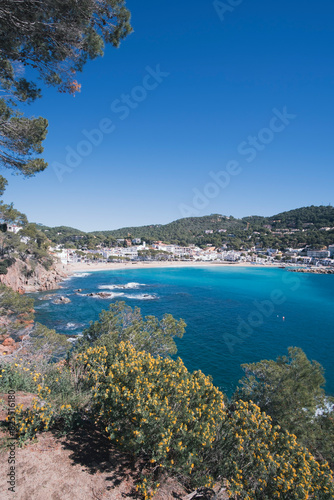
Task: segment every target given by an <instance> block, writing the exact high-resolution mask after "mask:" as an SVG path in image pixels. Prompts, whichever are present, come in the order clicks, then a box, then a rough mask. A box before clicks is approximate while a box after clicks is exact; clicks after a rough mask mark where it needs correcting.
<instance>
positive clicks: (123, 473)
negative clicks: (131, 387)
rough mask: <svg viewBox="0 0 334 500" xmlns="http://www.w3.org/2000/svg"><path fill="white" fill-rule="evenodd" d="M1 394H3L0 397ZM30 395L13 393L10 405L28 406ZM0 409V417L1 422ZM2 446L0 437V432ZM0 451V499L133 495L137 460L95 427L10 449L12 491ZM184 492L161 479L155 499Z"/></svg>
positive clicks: (178, 496) (99, 498)
mask: <svg viewBox="0 0 334 500" xmlns="http://www.w3.org/2000/svg"><path fill="white" fill-rule="evenodd" d="M2 397H3V396H2ZM0 399H1V395H0ZM32 399H33V395H25V394H23V393H17V394H16V404H20V403H23V404H24V405H25V406H29V405H30V403H31V400H32ZM5 417H6V414H5V412H4V411H2V412H1V414H0V419H1V420H4V418H5ZM0 438H1V439H2V443H3V446H4V440H5V438H6V435H5V434H4V433H2V435H1V436H0ZM3 446H2V448H1V450H0V492H1V493H0V497H1V500H7V499H13V500H90V499H92V500H106V499H111V500H120V499H127V498H128V499H131V498H138V497H137V495H136V491H135V487H134V484H135V480H136V478H137V477H138V475H139V473H140V464H138V462H136V461H134V460H133V459H132V457H131V456H129V455H127V454H124V453H121V452H120V451H119V450H117V449H115V448H112V447H111V446H110V441H108V439H107V438H106V437H105V436H104V435H102V434H101V433H99V432H98V431H97V430H94V429H91V428H88V427H87V428H85V427H82V428H80V429H79V430H77V431H75V432H72V433H71V434H70V435H68V436H66V437H60V438H59V437H57V436H55V435H54V434H52V433H51V432H47V433H41V434H39V435H38V439H37V441H36V442H30V443H28V444H27V445H25V447H23V448H19V447H16V457H15V458H16V464H15V465H16V478H17V479H16V488H15V490H16V492H15V493H12V492H10V491H8V484H7V483H6V481H7V477H6V474H8V472H9V464H8V461H7V460H8V450H7V449H5V448H4V447H3ZM186 494H187V492H186V491H185V490H184V488H182V486H181V485H180V484H179V483H178V482H177V481H175V480H172V479H171V478H166V479H165V480H164V481H162V482H161V487H160V489H159V492H158V493H157V494H156V496H155V500H167V499H168V500H169V499H181V498H183V497H184V496H185V495H186Z"/></svg>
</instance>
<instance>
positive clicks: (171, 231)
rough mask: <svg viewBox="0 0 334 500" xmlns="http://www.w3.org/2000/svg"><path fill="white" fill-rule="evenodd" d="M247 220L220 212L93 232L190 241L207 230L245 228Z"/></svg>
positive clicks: (148, 238) (124, 236)
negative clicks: (148, 224) (161, 222)
mask: <svg viewBox="0 0 334 500" xmlns="http://www.w3.org/2000/svg"><path fill="white" fill-rule="evenodd" d="M246 225H247V224H246V222H244V221H243V220H242V219H235V218H234V217H232V216H230V217H227V216H224V215H219V214H212V215H206V216H204V217H187V218H184V219H178V220H176V221H174V222H170V223H169V224H164V225H162V224H156V225H150V226H139V227H125V228H122V229H116V230H114V231H96V232H94V233H92V234H94V235H96V236H100V235H108V236H114V237H115V238H127V237H132V238H143V239H146V240H161V241H170V242H177V241H178V242H182V241H184V242H185V243H186V242H189V240H190V239H193V238H194V237H195V238H196V237H199V236H201V235H203V234H205V231H208V230H213V231H214V232H217V231H219V230H220V229H226V230H228V231H235V230H240V229H244V228H245V227H246Z"/></svg>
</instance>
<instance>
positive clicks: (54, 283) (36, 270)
mask: <svg viewBox="0 0 334 500" xmlns="http://www.w3.org/2000/svg"><path fill="white" fill-rule="evenodd" d="M65 277H66V273H65V271H64V270H63V269H62V266H61V265H60V264H58V263H55V264H53V265H52V266H51V268H50V269H45V267H44V266H43V265H41V264H36V263H33V264H31V263H30V262H29V261H27V262H23V261H21V260H16V262H15V263H14V264H13V265H12V266H10V267H9V268H8V273H7V274H2V275H0V282H1V283H4V284H5V285H7V286H9V287H11V288H12V289H13V290H14V291H15V292H19V293H25V292H44V291H47V290H54V289H56V288H59V282H60V281H62V280H63V279H64V278H65Z"/></svg>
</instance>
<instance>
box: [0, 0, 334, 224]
mask: <svg viewBox="0 0 334 500" xmlns="http://www.w3.org/2000/svg"><path fill="white" fill-rule="evenodd" d="M221 3H223V2H221ZM231 3H234V4H235V3H238V2H235V1H234V2H231ZM226 5H228V1H226ZM128 7H129V8H130V10H131V12H132V24H133V27H134V33H133V34H131V35H130V36H129V37H128V38H127V39H126V40H125V41H124V42H123V43H122V45H121V47H120V48H119V49H117V50H116V49H113V48H112V47H108V48H107V49H106V52H105V56H104V57H103V58H100V59H98V60H95V61H92V62H90V63H89V64H87V65H86V67H85V69H84V72H83V73H82V74H81V75H79V77H80V78H79V80H80V83H81V84H82V92H81V93H80V94H78V95H77V96H76V97H71V96H67V95H63V94H59V93H57V92H56V91H55V90H54V89H45V90H44V96H43V98H42V99H40V100H39V101H38V102H36V103H35V104H34V105H33V106H29V107H27V113H29V114H35V115H42V116H44V117H46V118H48V120H49V134H48V138H47V140H46V141H45V155H44V157H45V159H46V160H47V161H48V162H49V168H48V169H47V170H46V171H45V172H43V173H41V174H38V175H36V176H35V177H33V178H31V179H24V178H22V177H19V176H10V177H9V187H8V188H7V191H6V194H5V201H6V202H9V201H13V202H14V204H15V206H16V208H18V209H19V210H21V211H23V212H25V213H27V215H28V217H29V219H30V220H32V221H35V222H42V223H44V224H47V225H53V226H54V225H68V226H73V227H77V228H80V229H83V230H94V229H114V228H118V227H122V226H128V225H130V226H132V225H142V224H151V223H166V222H170V221H172V220H175V219H177V218H180V217H182V216H185V215H187V214H188V213H189V215H191V214H194V215H205V214H210V213H222V214H226V215H230V214H232V215H234V216H236V217H242V216H246V215H252V214H259V215H272V214H275V213H278V212H280V211H283V210H289V209H292V208H297V207H300V206H306V205H311V204H313V205H320V204H328V203H333V201H334V200H333V183H334V168H333V160H334V149H333V144H334V141H333V129H334V109H333V108H334V107H333V99H334V97H333V96H334V93H333V84H334V64H333V63H334V60H333V59H334V57H333V48H334V31H333V14H334V4H333V2H332V0H323V1H321V2H318V3H314V2H305V1H301V0H295V1H293V2H291V0H289V1H288V0H282V1H281V2H268V1H266V0H252V1H250V0H243V1H240V4H239V5H238V6H235V7H233V8H231V9H230V10H229V11H226V12H225V13H224V12H223V9H224V7H222V10H221V12H220V16H219V14H218V12H217V11H216V9H215V7H214V3H213V2H211V1H203V0H201V1H200V0H191V1H190V0H183V1H182V2H170V1H167V0H160V1H159V2H157V1H156V0H154V1H153V0H145V1H143V2H138V1H135V0H129V1H128ZM221 18H223V19H221ZM157 65H160V71H161V72H162V73H164V75H165V76H161V77H157V79H158V82H157V84H156V85H155V83H156V81H155V80H154V78H153V77H152V76H148V75H149V72H150V71H153V70H156V68H157ZM148 67H150V68H151V70H147V68H148ZM166 73H169V75H168V76H166ZM159 79H160V80H161V81H160V82H159ZM143 82H145V85H146V86H147V87H149V89H150V90H143V87H142V85H143ZM138 87H141V88H138ZM153 87H156V88H153ZM145 94H147V95H145ZM126 95H131V96H132V97H130V101H128V103H129V104H125V103H123V104H120V103H119V102H117V101H116V100H122V99H125V100H126V99H128V98H127V97H125V96H126ZM122 96H123V97H122ZM133 96H135V98H134V97H133ZM135 99H137V102H136V100H135ZM115 101H116V103H115ZM112 103H114V106H113V108H114V109H113V110H112V109H111V105H112ZM120 105H122V106H123V110H122V109H119V106H120ZM131 106H132V107H133V109H131ZM284 107H286V113H287V114H288V115H289V116H290V115H293V116H294V118H292V117H291V116H290V118H284V119H283V122H282V120H279V119H274V117H275V112H274V111H273V109H275V110H276V114H277V113H278V114H279V113H283V110H284ZM122 118H123V119H122ZM104 119H108V120H110V121H112V122H113V124H112V125H111V123H110V121H107V122H105V121H103V124H104V125H105V126H106V124H107V126H108V127H109V128H108V130H109V132H108V133H104V134H103V140H102V142H101V143H100V144H97V145H90V144H89V143H88V146H87V142H86V143H84V144H83V143H82V142H81V141H83V140H86V141H87V138H86V137H85V136H84V134H83V130H86V131H91V130H92V129H95V128H97V127H98V126H99V125H100V124H101V120H104ZM112 126H113V127H114V130H113V131H112V132H110V128H111V127H112ZM263 129H265V130H263ZM256 137H257V138H256ZM254 138H255V139H254ZM90 139H92V137H90ZM93 140H95V143H96V141H97V142H100V140H101V136H99V137H97V136H94V137H93ZM254 140H255V141H256V142H255V145H249V144H248V143H249V141H254ZM66 148H70V150H71V151H72V150H77V149H78V148H79V152H80V151H81V152H84V153H87V151H88V153H89V154H87V155H86V156H82V155H81V162H80V164H79V165H78V166H76V167H75V168H72V167H73V163H72V164H71V161H70V163H67V164H66V151H68V150H66ZM85 148H86V149H85ZM87 148H88V149H87ZM238 148H239V151H238ZM249 148H251V150H250V151H249ZM247 150H248V152H247ZM251 159H252V161H248V160H251ZM70 160H72V161H73V158H70ZM232 161H233V162H237V163H238V164H236V163H229V162H232ZM77 162H78V157H77ZM59 164H62V165H63V166H65V167H66V168H67V169H68V168H69V166H70V168H71V171H66V172H61V171H60V170H59ZM55 165H56V166H57V172H58V176H57V175H56V172H55ZM232 167H233V170H232ZM61 169H63V167H61ZM226 169H229V170H230V173H229V174H228V175H229V179H228V177H226V175H227V174H226ZM224 171H225V173H224ZM210 172H215V173H217V172H223V173H221V175H220V179H222V178H223V177H224V183H221V184H217V181H214V180H213V179H212V178H211V177H210ZM231 172H232V173H233V174H237V175H230V174H231ZM226 179H227V181H226ZM225 181H226V182H225ZM210 182H211V184H208V183H210ZM194 189H195V190H198V191H194ZM199 193H201V194H200V195H199ZM203 193H206V194H203ZM194 198H195V199H194Z"/></svg>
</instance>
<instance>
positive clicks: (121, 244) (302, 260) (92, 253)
mask: <svg viewBox="0 0 334 500" xmlns="http://www.w3.org/2000/svg"><path fill="white" fill-rule="evenodd" d="M117 244H118V246H116V247H113V248H104V247H102V246H100V247H99V248H97V249H95V250H88V249H87V248H82V249H81V250H79V251H78V250H74V249H70V248H64V246H63V245H58V246H56V247H54V248H52V249H51V251H52V253H53V254H54V255H55V256H57V257H58V258H60V260H61V262H62V263H63V264H76V263H80V262H85V263H89V262H92V261H94V262H101V263H102V262H124V261H131V262H133V263H134V264H135V263H136V262H139V261H186V262H192V261H193V262H217V263H220V262H221V263H223V262H225V263H230V264H233V263H251V264H259V265H261V264H273V265H280V264H283V263H284V264H287V265H298V266H315V267H329V268H331V267H332V268H333V269H334V245H329V246H328V247H327V248H326V249H323V250H313V249H311V248H302V249H299V248H298V249H294V248H287V249H286V250H285V251H284V252H281V251H279V250H276V249H272V248H266V249H263V248H258V247H252V248H251V249H250V250H240V251H236V250H229V249H228V248H227V247H226V246H222V247H219V248H216V247H214V246H212V245H208V246H207V247H206V248H205V249H202V248H199V247H197V246H196V245H189V246H187V247H183V246H179V245H170V244H166V243H164V242H162V241H155V242H154V243H153V244H152V245H147V244H146V242H145V241H141V240H139V239H137V238H136V239H133V240H129V239H118V240H117Z"/></svg>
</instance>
